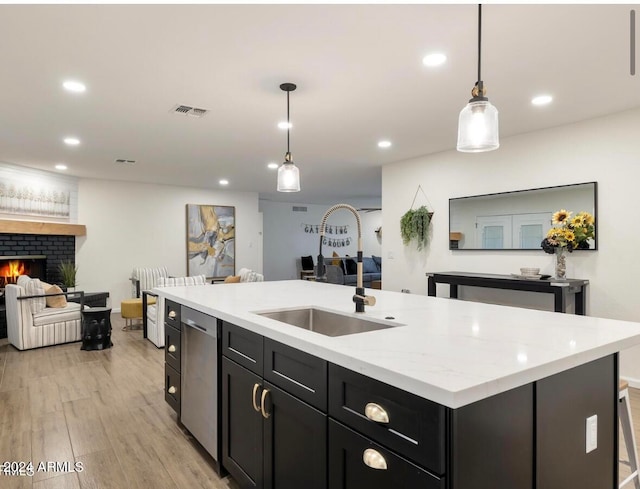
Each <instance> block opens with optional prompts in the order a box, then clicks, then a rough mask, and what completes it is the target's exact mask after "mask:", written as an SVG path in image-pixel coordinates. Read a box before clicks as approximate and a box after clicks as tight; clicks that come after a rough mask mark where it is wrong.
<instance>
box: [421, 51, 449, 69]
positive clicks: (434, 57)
mask: <svg viewBox="0 0 640 489" xmlns="http://www.w3.org/2000/svg"><path fill="white" fill-rule="evenodd" d="M445 61H447V57H446V55H444V54H442V53H433V54H428V55H427V56H425V57H424V58H422V64H423V65H425V66H430V67H431V66H440V65H442V64H444V62H445Z"/></svg>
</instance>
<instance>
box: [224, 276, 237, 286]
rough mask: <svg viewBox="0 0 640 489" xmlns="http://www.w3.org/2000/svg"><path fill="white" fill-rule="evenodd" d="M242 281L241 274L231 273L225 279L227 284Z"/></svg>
mask: <svg viewBox="0 0 640 489" xmlns="http://www.w3.org/2000/svg"><path fill="white" fill-rule="evenodd" d="M239 282H240V275H229V276H228V277H227V278H225V279H224V283H225V284H237V283H239Z"/></svg>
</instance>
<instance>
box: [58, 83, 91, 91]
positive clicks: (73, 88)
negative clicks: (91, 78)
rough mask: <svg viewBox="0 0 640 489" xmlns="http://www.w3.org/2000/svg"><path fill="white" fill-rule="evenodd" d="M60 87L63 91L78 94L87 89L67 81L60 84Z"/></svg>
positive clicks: (82, 84)
mask: <svg viewBox="0 0 640 489" xmlns="http://www.w3.org/2000/svg"><path fill="white" fill-rule="evenodd" d="M62 86H63V87H64V88H65V90H69V91H70V92H78V93H81V92H84V91H85V90H86V89H87V87H86V86H85V84H84V83H81V82H79V81H74V80H67V81H66V82H64V83H63V84H62Z"/></svg>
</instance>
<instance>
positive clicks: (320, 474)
mask: <svg viewBox="0 0 640 489" xmlns="http://www.w3.org/2000/svg"><path fill="white" fill-rule="evenodd" d="M263 392H266V393H267V394H266V403H265V411H266V414H267V416H268V417H267V418H266V419H265V420H264V428H265V429H264V481H265V485H264V487H265V489H301V488H304V489H326V488H327V416H326V414H324V413H322V412H320V411H318V410H317V409H314V408H312V407H311V406H309V405H308V404H306V403H304V402H302V401H300V400H299V399H297V398H295V397H293V396H292V395H290V394H287V393H286V392H284V391H283V390H282V389H279V388H278V387H276V386H274V385H272V384H270V383H268V382H265V384H264V391H263Z"/></svg>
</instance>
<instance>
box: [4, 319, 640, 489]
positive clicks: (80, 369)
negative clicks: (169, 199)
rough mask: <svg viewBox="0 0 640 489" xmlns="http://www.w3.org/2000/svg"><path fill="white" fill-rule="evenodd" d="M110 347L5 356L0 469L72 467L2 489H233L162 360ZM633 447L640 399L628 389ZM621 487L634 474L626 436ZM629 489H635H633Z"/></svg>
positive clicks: (10, 351)
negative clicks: (169, 391) (189, 425)
mask: <svg viewBox="0 0 640 489" xmlns="http://www.w3.org/2000/svg"><path fill="white" fill-rule="evenodd" d="M111 321H112V325H113V333H112V337H113V343H114V347H113V348H111V349H109V350H105V351H82V350H80V343H71V344H68V345H59V346H54V347H46V348H40V349H37V350H28V351H23V352H21V351H18V350H16V349H15V348H13V347H12V346H10V345H6V344H5V345H2V346H0V464H1V463H3V462H5V461H7V462H11V461H15V462H19V461H23V462H33V464H34V470H35V469H37V465H38V463H39V462H45V463H46V462H69V465H70V466H73V465H74V464H75V463H79V464H81V465H82V467H83V470H82V471H81V472H76V471H74V472H70V473H69V472H68V471H65V470H63V469H64V467H58V468H50V469H49V470H42V471H39V472H38V471H36V472H35V473H34V474H33V476H32V477H28V476H6V475H0V487H1V488H2V489H14V488H15V489H18V488H19V489H129V488H131V489H148V488H154V489H156V488H157V489H187V488H189V489H192V488H208V489H237V485H236V484H235V483H234V482H233V481H232V480H230V479H229V478H225V479H222V480H221V479H220V478H219V477H218V476H217V475H216V473H215V471H214V469H213V467H212V466H211V465H210V464H209V463H208V462H207V461H206V460H205V459H204V458H203V456H202V452H201V448H199V447H198V446H197V445H196V444H195V443H193V441H192V440H191V437H190V436H189V435H188V433H186V432H184V431H183V430H181V429H180V428H179V427H178V425H177V423H176V415H175V413H174V412H173V411H172V410H171V408H170V407H169V406H168V405H167V404H166V403H165V401H164V350H162V349H157V348H156V347H155V346H154V345H152V344H151V342H149V341H147V340H144V339H143V338H142V332H141V331H139V330H138V331H126V332H124V331H122V326H124V321H123V320H122V319H121V318H120V316H119V315H118V314H114V315H112V317H111ZM629 392H630V396H631V410H632V417H633V419H634V421H635V422H634V425H635V434H636V442H640V390H637V389H629ZM620 458H621V460H622V462H621V464H620V480H624V478H625V477H626V476H627V475H628V474H629V473H630V470H629V467H628V465H627V464H625V461H626V460H627V452H626V448H625V446H624V441H623V438H622V433H620ZM626 487H629V488H631V487H633V483H630V484H629V485H627V486H626Z"/></svg>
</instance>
